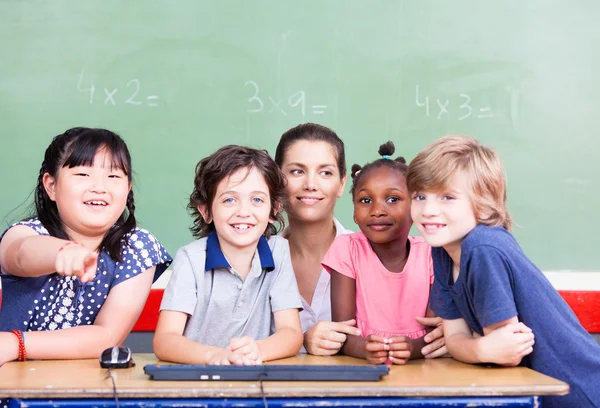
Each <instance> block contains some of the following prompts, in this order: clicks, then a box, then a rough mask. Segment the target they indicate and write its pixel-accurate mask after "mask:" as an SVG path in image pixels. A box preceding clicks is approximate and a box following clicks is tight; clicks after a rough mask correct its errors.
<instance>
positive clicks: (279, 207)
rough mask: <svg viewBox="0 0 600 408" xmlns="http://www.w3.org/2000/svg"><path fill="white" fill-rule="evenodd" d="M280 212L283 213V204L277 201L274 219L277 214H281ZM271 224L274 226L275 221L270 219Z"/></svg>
mask: <svg viewBox="0 0 600 408" xmlns="http://www.w3.org/2000/svg"><path fill="white" fill-rule="evenodd" d="M280 211H281V203H280V202H279V201H275V206H274V207H273V217H274V216H276V215H277V214H279V212H280ZM269 222H270V223H271V224H274V223H275V219H274V218H270V217H269Z"/></svg>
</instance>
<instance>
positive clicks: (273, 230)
mask: <svg viewBox="0 0 600 408" xmlns="http://www.w3.org/2000/svg"><path fill="white" fill-rule="evenodd" d="M252 168H255V169H257V170H258V171H259V172H260V173H261V174H262V176H263V177H264V178H265V182H266V183H267V186H268V187H269V196H270V199H271V202H270V205H271V214H270V218H271V219H273V220H275V221H277V222H278V224H279V228H278V227H276V226H275V225H273V224H271V223H269V225H268V227H267V229H266V230H265V232H264V235H265V236H266V237H267V238H268V237H270V236H271V235H275V234H277V232H279V230H280V228H283V226H284V219H283V216H282V215H281V212H280V211H278V208H277V205H278V203H281V202H282V201H283V197H284V190H285V177H284V176H283V173H281V170H280V169H279V167H277V164H276V163H275V162H274V161H273V159H272V158H271V156H269V153H267V151H266V150H259V149H253V148H251V147H245V146H238V145H228V146H224V147H222V148H220V149H219V150H217V151H216V152H214V153H213V154H211V155H210V156H208V157H205V158H204V159H202V160H200V161H199V162H198V164H197V165H196V176H195V177H194V190H193V191H192V194H190V201H189V203H188V211H189V212H190V215H191V216H192V217H193V218H194V225H193V226H192V227H191V228H190V231H191V232H192V234H193V235H194V236H195V237H196V238H202V237H205V236H207V235H208V234H210V233H211V232H212V231H214V230H215V225H214V222H212V221H211V222H210V223H206V221H205V220H204V217H203V216H202V214H201V213H200V211H199V210H198V206H200V205H205V206H206V214H205V215H206V217H207V218H208V219H212V213H211V211H212V204H213V201H214V199H215V194H216V193H217V187H218V185H219V183H220V182H221V180H223V179H224V178H225V177H227V176H231V175H232V174H233V173H235V172H236V171H238V170H241V169H248V170H250V169H252Z"/></svg>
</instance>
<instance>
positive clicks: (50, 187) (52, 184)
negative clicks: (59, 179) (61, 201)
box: [42, 173, 56, 201]
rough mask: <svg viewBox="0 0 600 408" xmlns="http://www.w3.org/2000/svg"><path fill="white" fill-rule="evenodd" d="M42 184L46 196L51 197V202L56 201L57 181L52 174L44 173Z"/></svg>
mask: <svg viewBox="0 0 600 408" xmlns="http://www.w3.org/2000/svg"><path fill="white" fill-rule="evenodd" d="M42 184H43V185H44V189H45V190H46V194H48V197H50V200H52V201H56V179H55V178H54V177H52V176H51V175H50V173H44V175H43V176H42Z"/></svg>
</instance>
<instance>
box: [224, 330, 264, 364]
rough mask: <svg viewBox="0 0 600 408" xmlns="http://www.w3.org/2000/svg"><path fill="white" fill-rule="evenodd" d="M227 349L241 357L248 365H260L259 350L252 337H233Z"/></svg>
mask: <svg viewBox="0 0 600 408" xmlns="http://www.w3.org/2000/svg"><path fill="white" fill-rule="evenodd" d="M228 348H229V350H230V351H231V352H234V353H238V354H241V355H243V356H244V358H245V359H247V360H249V361H250V362H251V363H250V364H262V358H261V356H260V349H259V348H258V344H256V341H255V340H254V339H253V338H252V337H249V336H244V337H235V338H233V339H231V340H230V341H229V347H228Z"/></svg>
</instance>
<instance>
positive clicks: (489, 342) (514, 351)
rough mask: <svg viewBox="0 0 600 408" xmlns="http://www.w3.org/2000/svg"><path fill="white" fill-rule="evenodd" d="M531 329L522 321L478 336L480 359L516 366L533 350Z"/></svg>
mask: <svg viewBox="0 0 600 408" xmlns="http://www.w3.org/2000/svg"><path fill="white" fill-rule="evenodd" d="M534 339H535V336H534V335H533V331H532V330H531V329H530V328H529V327H527V326H525V325H524V324H523V323H511V324H507V325H506V326H502V327H500V328H498V329H495V330H494V331H492V332H491V333H489V334H486V335H485V336H483V337H480V338H479V341H480V342H481V347H480V348H481V350H482V351H483V353H482V361H485V362H490V363H496V364H501V365H504V366H508V367H514V366H518V365H519V364H520V363H521V360H522V359H523V357H525V356H526V355H528V354H530V353H531V352H532V351H533V344H534V343H535V340H534Z"/></svg>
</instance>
